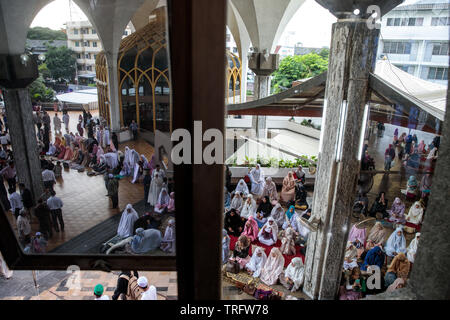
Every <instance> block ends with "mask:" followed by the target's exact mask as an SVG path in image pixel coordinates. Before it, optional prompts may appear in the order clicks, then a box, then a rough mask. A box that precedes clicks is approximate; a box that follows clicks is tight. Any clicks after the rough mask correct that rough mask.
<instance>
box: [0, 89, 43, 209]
mask: <svg viewBox="0 0 450 320" xmlns="http://www.w3.org/2000/svg"><path fill="white" fill-rule="evenodd" d="M5 107H6V117H7V119H8V128H9V135H10V137H11V145H12V150H13V155H14V162H15V165H16V171H17V181H18V182H19V183H20V182H23V183H24V184H25V186H26V187H27V188H29V189H30V191H31V192H32V193H33V197H34V199H35V200H37V199H38V198H39V197H40V196H41V194H42V193H43V182H42V170H41V164H40V161H39V152H38V146H37V140H36V139H37V137H36V131H35V128H36V127H35V125H34V123H33V109H32V106H31V100H30V94H29V92H28V89H27V88H24V89H7V90H5Z"/></svg>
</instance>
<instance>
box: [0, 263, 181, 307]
mask: <svg viewBox="0 0 450 320" xmlns="http://www.w3.org/2000/svg"><path fill="white" fill-rule="evenodd" d="M119 273H120V272H119V271H112V272H110V273H107V272H102V271H80V272H79V273H78V272H76V273H74V274H71V273H70V272H66V271H36V279H37V284H38V287H37V288H36V287H35V285H34V280H33V275H32V271H30V270H26V271H17V270H16V271H14V274H13V276H12V277H11V279H9V280H6V279H4V278H0V300H93V299H94V296H93V291H94V287H95V285H97V284H99V283H100V284H102V285H103V287H104V288H105V292H104V294H106V295H108V296H109V297H110V298H111V297H112V295H113V293H114V290H115V288H116V284H117V277H118V275H119ZM139 275H140V276H146V277H147V279H148V281H149V283H150V284H151V285H154V286H155V287H156V289H157V293H158V300H176V299H177V296H178V293H177V274H176V272H149V271H142V272H139Z"/></svg>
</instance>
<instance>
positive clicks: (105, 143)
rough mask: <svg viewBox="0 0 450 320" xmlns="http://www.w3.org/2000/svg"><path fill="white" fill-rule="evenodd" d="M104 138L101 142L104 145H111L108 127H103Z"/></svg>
mask: <svg viewBox="0 0 450 320" xmlns="http://www.w3.org/2000/svg"><path fill="white" fill-rule="evenodd" d="M103 133H104V136H105V139H104V140H103V143H104V145H105V147H106V146H108V145H111V139H110V138H109V129H108V127H105V130H104V131H103Z"/></svg>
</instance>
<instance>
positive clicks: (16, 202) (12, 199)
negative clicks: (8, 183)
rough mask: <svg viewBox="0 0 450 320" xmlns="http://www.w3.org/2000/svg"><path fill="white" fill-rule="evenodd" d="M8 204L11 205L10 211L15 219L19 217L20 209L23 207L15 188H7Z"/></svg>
mask: <svg viewBox="0 0 450 320" xmlns="http://www.w3.org/2000/svg"><path fill="white" fill-rule="evenodd" d="M9 204H10V205H11V211H12V213H14V216H15V217H16V219H17V218H18V217H19V212H20V210H22V209H23V204H22V198H21V197H20V195H19V194H18V193H17V192H16V188H15V187H14V188H11V189H9Z"/></svg>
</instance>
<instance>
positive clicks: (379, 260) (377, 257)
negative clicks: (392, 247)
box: [361, 246, 385, 271]
mask: <svg viewBox="0 0 450 320" xmlns="http://www.w3.org/2000/svg"><path fill="white" fill-rule="evenodd" d="M384 259H385V254H384V252H383V250H382V249H381V247H379V246H376V247H374V248H373V249H370V250H369V251H368V252H367V254H366V257H365V259H364V262H363V264H362V265H361V270H363V271H367V267H368V266H378V267H379V268H381V267H382V266H383V264H384Z"/></svg>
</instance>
